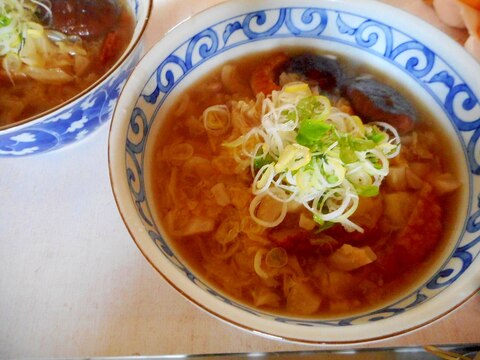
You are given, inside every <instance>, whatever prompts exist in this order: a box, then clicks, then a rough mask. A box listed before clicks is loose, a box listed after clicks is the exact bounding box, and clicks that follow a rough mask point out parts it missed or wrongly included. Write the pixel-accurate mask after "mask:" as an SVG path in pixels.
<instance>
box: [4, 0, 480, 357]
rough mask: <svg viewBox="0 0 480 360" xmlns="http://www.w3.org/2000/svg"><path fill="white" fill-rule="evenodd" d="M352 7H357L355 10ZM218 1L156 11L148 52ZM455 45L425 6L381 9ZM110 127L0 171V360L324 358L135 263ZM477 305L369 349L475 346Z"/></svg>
mask: <svg viewBox="0 0 480 360" xmlns="http://www.w3.org/2000/svg"><path fill="white" fill-rule="evenodd" d="M352 1H354V0H352ZM217 2H219V1H218V0H201V1H194V0H182V1H181V2H180V1H175V0H155V7H154V12H153V15H152V19H151V23H150V25H149V28H148V30H147V34H146V35H147V37H146V45H147V46H146V48H147V49H148V48H149V47H150V46H151V45H152V44H154V43H155V41H156V40H157V39H159V38H160V37H161V35H162V34H163V33H165V31H167V30H168V29H170V28H172V27H173V26H174V25H175V24H176V23H178V22H180V21H181V20H183V19H185V18H187V17H189V16H190V15H192V14H194V13H196V12H198V11H200V10H202V9H204V8H206V7H208V6H210V5H212V4H214V3H217ZM385 2H387V3H390V4H392V5H394V6H397V7H401V8H403V9H405V10H406V11H408V12H411V13H413V14H415V15H417V16H420V17H422V18H424V19H425V20H427V21H428V22H430V23H432V24H433V25H435V26H437V27H439V28H440V29H441V30H442V31H444V32H446V33H448V34H449V35H450V36H452V37H453V38H454V39H456V40H457V41H459V42H462V41H464V40H465V38H466V33H465V32H464V31H461V30H455V29H451V28H448V27H446V26H444V25H442V24H441V22H440V21H439V20H438V18H437V17H436V16H435V13H434V11H433V10H432V8H431V7H429V6H428V5H427V4H425V3H424V2H423V1H422V0H409V1H405V0H386V1H385ZM107 138H108V126H103V127H102V128H101V129H100V130H99V131H97V132H96V133H95V134H93V135H92V136H91V137H89V138H87V139H85V140H83V141H82V142H80V143H78V144H75V145H73V146H70V147H67V148H65V149H63V150H61V151H57V152H53V153H49V154H45V155H40V156H33V157H26V158H21V159H0V189H1V190H0V358H6V357H20V356H21V357H83V356H128V355H154V354H156V355H162V354H202V353H242V352H273V351H296V350H319V349H325V348H322V347H318V346H306V345H298V344H290V343H285V342H279V341H275V340H270V339H266V338H263V337H259V336H258V335H254V334H252V333H249V332H246V331H243V330H239V329H237V328H234V327H233V326H231V325H229V324H226V323H224V322H221V321H220V320H218V319H216V318H214V317H212V316H210V315H209V314H207V313H205V312H203V311H201V310H199V309H198V308H196V307H195V306H194V305H192V304H191V303H190V302H188V301H187V300H185V299H184V298H183V297H182V296H181V295H180V294H178V293H177V292H176V291H175V290H174V289H172V288H171V287H170V286H169V285H168V284H167V283H166V282H165V281H164V280H163V279H162V278H161V277H160V275H159V274H158V273H156V272H155V270H154V269H153V268H152V267H151V266H150V265H149V263H148V262H147V261H145V259H144V258H143V256H142V255H141V253H140V252H139V250H138V249H137V248H136V246H135V244H134V242H133V241H132V239H131V237H130V235H129V233H128V232H127V230H126V228H125V226H124V224H123V222H122V220H121V218H120V216H119V215H118V211H117V208H116V205H115V201H114V198H113V195H112V192H111V188H110V182H109V177H108V164H107ZM479 320H480V295H475V296H474V297H472V298H471V299H470V300H469V301H468V302H466V303H465V304H464V305H463V306H461V307H460V308H458V309H457V310H455V311H454V312H453V313H451V314H449V315H448V316H446V317H444V318H443V319H440V320H439V321H437V322H435V323H433V324H431V325H428V326H426V327H423V328H421V329H419V330H417V331H415V332H412V333H409V334H406V335H403V336H399V337H396V338H393V339H390V340H386V341H381V342H376V343H371V344H366V345H363V346H368V347H390V346H415V345H420V346H422V345H427V344H465V343H480V330H479Z"/></svg>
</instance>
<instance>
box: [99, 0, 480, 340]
mask: <svg viewBox="0 0 480 360" xmlns="http://www.w3.org/2000/svg"><path fill="white" fill-rule="evenodd" d="M231 3H234V4H239V3H240V4H242V3H248V0H232V1H223V2H220V3H218V4H215V5H213V6H210V7H208V8H206V9H204V10H202V11H200V12H198V13H196V14H194V15H192V16H190V17H188V18H186V19H184V20H183V21H181V22H179V23H178V24H177V25H175V26H174V27H173V28H171V29H170V30H169V31H167V32H166V33H165V34H164V36H162V37H161V38H160V39H159V40H158V42H157V43H156V44H155V45H154V46H153V47H152V48H151V49H150V50H149V51H148V52H147V53H146V54H144V56H143V57H142V58H141V59H140V61H139V66H138V67H139V68H141V64H142V63H143V62H144V59H145V58H148V57H149V56H151V53H155V52H156V50H155V49H157V48H160V45H159V43H161V42H162V41H163V40H164V39H165V38H166V37H167V38H168V37H169V36H170V34H171V33H174V32H176V31H178V28H181V29H184V27H186V26H188V24H189V23H190V22H191V21H195V20H196V19H197V18H198V17H201V16H204V14H205V13H209V12H210V11H212V10H213V9H216V8H221V7H224V6H228V4H231ZM265 3H267V4H272V3H273V1H270V0H266V2H265ZM305 3H308V4H310V5H311V4H312V1H311V0H304V1H303V0H300V1H298V2H294V3H292V6H297V7H301V6H302V5H303V4H305ZM356 3H357V4H356V5H358V4H369V5H375V6H377V7H378V6H380V7H382V8H383V9H385V10H388V11H389V12H390V13H391V14H395V13H396V14H400V15H401V16H402V17H403V18H404V20H409V21H413V22H414V23H415V24H416V25H421V26H423V28H425V29H427V30H428V32H433V33H434V34H435V35H438V36H439V37H440V38H441V40H442V41H446V45H448V46H453V47H454V48H455V47H456V49H459V50H461V51H462V52H463V56H462V57H466V58H468V57H470V58H471V60H472V61H474V59H473V57H472V56H471V55H470V54H468V53H467V52H466V51H465V50H464V49H463V47H462V46H461V45H460V44H458V43H457V42H456V41H454V40H453V39H451V38H450V37H449V36H448V35H446V34H444V33H443V32H441V30H439V29H438V28H436V27H434V26H433V25H431V24H429V23H428V22H426V21H425V20H423V19H421V18H419V17H416V16H414V15H412V14H410V13H408V12H407V11H405V10H403V9H398V8H396V7H394V6H392V5H389V4H386V3H380V2H378V1H376V0H360V1H358V2H356ZM275 4H276V5H278V7H288V5H284V4H285V1H281V2H277V3H275ZM324 4H331V5H333V4H344V5H345V4H348V1H347V0H322V1H320V2H318V4H316V5H315V7H322V5H324ZM312 6H313V5H312ZM262 9H269V7H268V6H264V7H263V8H262ZM251 11H254V10H251V9H245V11H244V13H248V12H251ZM236 15H240V13H238V14H236ZM225 19H226V18H223V20H225ZM207 25H210V24H205V26H207ZM392 27H393V28H395V27H394V25H392ZM181 29H180V31H181ZM172 36H173V35H172ZM149 54H150V55H149ZM466 61H470V60H466ZM475 63H476V62H475ZM153 72H154V71H153ZM153 72H151V73H150V74H153ZM136 73H137V72H136V71H133V72H132V73H131V74H130V75H129V76H128V78H127V84H128V83H130V82H131V81H132V80H131V79H132V78H133V77H134V76H135V75H136ZM126 91H127V86H125V87H124V88H123V89H122V91H121V93H120V96H119V99H120V98H122V97H123V96H125V93H126ZM119 103H120V101H119V102H118V103H117V104H116V106H115V109H114V114H113V117H112V122H111V124H110V128H109V139H108V166H109V177H110V184H111V187H112V192H113V195H114V199H115V203H116V206H117V208H118V211H119V213H120V216H121V218H122V221H123V222H124V224H125V226H126V228H127V231H128V233H129V234H130V236H131V238H132V239H133V241H134V242H135V244H136V246H137V247H138V249H139V250H140V252H141V253H142V255H143V256H144V257H145V259H146V260H147V261H148V262H149V263H150V265H151V266H152V267H153V268H154V269H155V270H156V271H157V272H158V273H159V274H160V275H161V276H162V277H163V278H164V279H165V280H166V282H167V283H168V284H170V286H172V287H173V288H174V289H175V290H176V291H178V292H179V293H180V294H181V295H182V296H184V297H185V298H186V299H187V300H189V301H190V302H191V303H193V304H194V305H196V306H197V307H198V308H200V309H202V310H204V311H206V312H207V313H208V314H210V315H213V316H214V317H216V318H218V319H220V320H222V321H225V322H226V323H228V324H230V325H233V326H236V327H238V328H240V329H243V330H246V331H249V332H253V333H255V334H258V335H261V336H265V337H268V338H273V339H277V340H284V341H288V342H292V343H299V344H311V345H327V346H330V345H355V344H365V343H370V342H376V341H381V340H385V339H391V338H394V337H397V336H400V335H403V334H406V333H410V332H412V331H415V330H417V329H420V328H423V327H425V326H428V325H430V324H431V323H433V322H435V321H438V320H439V319H441V318H443V317H445V316H446V315H448V314H450V313H452V312H453V311H455V310H456V309H458V308H459V307H461V306H462V305H463V304H464V303H466V302H467V301H468V300H470V299H471V298H472V297H473V296H474V295H475V294H476V293H477V292H478V290H479V289H480V286H477V288H476V289H475V290H472V291H471V293H468V294H467V295H465V294H463V295H462V296H461V300H458V299H455V304H454V305H453V306H450V307H448V308H446V310H445V311H441V312H436V313H435V315H434V316H430V317H428V318H426V319H425V320H422V321H420V322H418V323H416V324H414V325H412V326H408V325H407V326H403V327H402V329H401V330H398V331H386V332H385V333H384V334H382V335H378V336H375V335H366V336H364V337H361V338H360V339H354V340H351V339H349V340H322V339H311V338H309V339H306V338H300V337H294V336H285V335H279V334H277V333H275V332H269V331H265V330H259V329H258V328H255V327H252V326H248V325H246V324H245V323H242V322H238V321H235V320H233V319H232V318H230V317H228V316H225V315H222V314H220V313H219V312H218V311H216V310H215V309H214V308H213V306H212V304H207V305H205V304H203V303H202V302H201V301H199V300H197V299H195V298H194V297H193V296H191V295H190V294H188V293H186V292H185V291H184V290H183V289H182V288H181V287H180V286H178V285H177V284H175V283H174V282H173V280H172V279H170V278H169V277H168V276H167V274H165V273H164V271H162V269H160V266H157V264H155V261H154V260H153V259H152V257H151V256H150V255H149V254H148V252H147V250H146V249H144V248H143V246H142V244H141V239H137V237H138V236H139V235H138V234H137V233H136V230H135V227H134V225H135V224H134V223H135V221H133V223H131V222H130V221H129V219H128V217H129V216H130V215H129V214H128V212H129V211H130V209H129V206H128V205H127V206H126V208H124V207H123V204H122V201H127V202H128V201H131V199H130V198H129V199H128V200H122V198H121V194H120V192H121V191H122V190H120V189H119V188H117V186H118V185H117V184H116V179H115V172H117V171H120V169H115V166H116V165H115V164H114V163H115V162H116V161H118V160H116V159H115V158H116V155H115V154H114V148H115V147H116V146H117V145H116V144H115V143H117V144H118V143H119V141H115V140H114V139H113V138H114V136H113V132H114V129H115V127H116V126H117V122H120V120H119V121H115V119H116V118H117V117H119V116H121V115H118V113H119V112H120V110H121V109H120V107H119ZM129 107H130V106H126V107H124V108H123V109H122V110H125V109H127V108H129ZM122 122H124V123H125V124H126V123H127V122H128V121H127V120H126V119H125V120H124V121H122ZM122 140H124V139H122ZM136 216H137V215H136V214H135V216H134V217H136ZM145 234H146V233H145ZM140 236H141V235H140ZM147 236H148V235H147ZM148 240H150V241H151V239H150V238H149V239H148ZM227 297H228V296H227ZM361 326H362V325H352V327H357V328H358V327H361ZM320 337H321V335H320Z"/></svg>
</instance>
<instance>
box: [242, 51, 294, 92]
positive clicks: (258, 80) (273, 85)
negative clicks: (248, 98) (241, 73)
mask: <svg viewBox="0 0 480 360" xmlns="http://www.w3.org/2000/svg"><path fill="white" fill-rule="evenodd" d="M289 59H290V58H289V57H288V55H286V54H284V53H278V54H275V55H273V56H272V57H270V58H268V60H266V61H265V62H263V63H261V64H260V66H258V67H257V68H256V69H255V70H254V71H253V73H252V77H251V78H250V87H251V88H252V91H253V93H254V94H255V95H256V94H258V93H261V92H263V93H264V94H265V95H269V94H271V93H272V91H274V90H280V89H281V88H280V85H278V83H277V82H278V76H279V75H280V72H281V71H282V69H283V67H284V65H285V64H286V63H287V61H288V60H289Z"/></svg>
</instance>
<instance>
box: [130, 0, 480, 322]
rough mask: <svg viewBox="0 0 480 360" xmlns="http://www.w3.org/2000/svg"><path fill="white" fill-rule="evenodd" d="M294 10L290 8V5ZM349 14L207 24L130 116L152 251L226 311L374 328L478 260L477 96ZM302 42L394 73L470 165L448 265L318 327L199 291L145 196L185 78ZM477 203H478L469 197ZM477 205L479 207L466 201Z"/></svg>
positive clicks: (392, 35) (288, 14) (303, 10)
mask: <svg viewBox="0 0 480 360" xmlns="http://www.w3.org/2000/svg"><path fill="white" fill-rule="evenodd" d="M292 4H293V2H292ZM374 17H375V16H372V17H365V16H359V15H356V14H354V13H350V12H347V11H340V10H335V9H329V8H317V7H300V6H298V7H297V6H295V5H292V6H291V7H282V8H271V9H265V10H262V11H255V12H250V13H244V14H242V15H239V16H235V17H233V18H230V19H227V20H225V21H222V22H218V23H213V24H211V25H210V26H208V27H205V28H204V29H203V30H202V31H200V32H198V33H196V34H195V35H194V36H192V37H190V38H188V39H187V40H186V41H185V42H183V43H181V44H178V47H177V48H176V49H175V50H174V51H172V52H171V53H170V54H169V55H168V56H165V57H164V58H162V59H160V60H159V62H158V63H159V66H158V68H157V69H156V71H155V73H153V74H152V76H151V78H150V79H149V80H148V83H147V84H146V85H145V87H144V89H143V91H142V94H141V96H139V97H138V99H137V101H136V106H135V108H134V110H133V112H132V114H131V117H130V122H129V128H128V130H127V138H126V144H125V158H126V159H125V162H126V164H127V169H126V174H125V176H126V177H127V179H128V184H129V188H130V194H131V196H132V199H133V202H134V203H135V207H136V210H137V212H138V214H139V216H140V217H141V219H142V222H143V225H144V227H145V228H146V229H147V232H148V234H149V236H150V238H151V240H152V241H153V242H154V243H155V244H156V246H157V247H158V249H159V250H160V251H161V252H163V254H164V255H165V256H166V257H168V258H169V260H170V262H171V263H172V264H174V266H176V267H177V268H178V269H179V270H180V271H182V272H183V273H184V274H185V276H186V277H188V279H190V281H192V282H194V283H195V284H196V285H197V286H198V287H200V288H202V289H204V291H206V292H209V293H210V294H212V295H213V296H215V297H217V298H218V299H220V300H221V301H222V302H224V303H228V304H231V305H232V306H234V307H237V308H239V309H242V310H243V311H246V312H248V313H250V314H254V315H255V316H259V317H263V318H266V319H270V320H274V321H277V322H282V323H286V324H294V325H300V326H305V327H315V326H327V327H330V326H351V325H355V324H363V323H367V322H375V321H379V320H383V319H387V318H390V317H393V316H395V315H398V314H401V313H405V312H408V311H409V310H410V309H413V308H415V307H416V306H417V305H419V304H421V303H424V302H425V301H427V300H429V299H432V298H434V297H435V296H437V295H438V294H439V293H441V292H442V291H443V290H444V289H445V288H446V287H447V286H448V285H450V284H452V283H454V282H455V281H457V280H458V278H459V277H461V276H462V274H464V272H465V271H467V269H468V268H469V267H470V266H471V265H472V263H473V261H474V259H475V258H477V257H478V255H479V252H480V236H479V234H480V194H479V192H480V187H479V179H478V176H479V175H480V163H479V162H480V152H479V149H478V139H479V136H480V104H479V99H478V98H477V94H475V93H474V91H473V90H472V89H471V86H469V85H468V79H464V78H462V77H461V76H460V75H459V74H458V73H457V72H456V71H455V70H454V69H453V68H452V67H451V66H450V65H449V64H448V63H447V62H446V61H445V60H444V59H443V58H442V57H441V56H439V55H438V54H436V53H434V52H433V51H432V50H431V49H430V48H429V46H428V44H424V43H421V42H419V41H418V40H416V39H414V38H413V37H412V36H410V35H409V34H407V33H405V32H404V31H401V30H399V29H397V28H394V27H392V26H389V25H387V24H385V23H382V22H380V21H377V20H375V19H374ZM272 38H273V39H278V40H279V43H281V41H282V40H284V39H292V38H299V39H300V38H302V39H317V40H319V41H322V42H323V43H324V44H327V43H328V44H336V43H337V44H340V45H342V46H347V47H351V48H353V49H358V50H361V51H363V52H368V53H369V54H370V55H373V56H374V57H376V58H378V59H379V60H380V61H384V62H388V63H389V64H390V65H391V66H394V67H396V68H398V69H399V70H400V71H402V72H403V73H404V74H405V75H406V76H407V77H408V78H410V79H412V80H413V81H414V82H415V83H416V84H417V85H418V86H420V87H422V88H423V89H424V90H425V91H426V92H427V93H428V94H429V95H430V96H431V98H432V99H433V100H434V101H435V102H436V103H437V104H439V106H440V107H441V108H442V109H444V111H445V113H446V114H447V115H448V118H449V120H450V122H451V125H452V129H453V130H454V131H455V132H456V135H457V137H458V141H459V142H460V143H461V144H462V146H463V148H464V154H465V159H463V160H464V161H465V163H466V164H467V165H468V169H469V173H468V179H465V181H466V184H467V185H468V192H469V199H470V200H469V201H470V203H469V204H468V210H467V211H468V217H467V219H466V220H465V223H464V224H463V229H462V231H461V235H460V236H459V238H458V239H457V246H456V248H455V250H454V252H453V254H451V256H450V258H449V259H448V260H447V261H446V262H445V263H444V264H443V266H442V269H441V270H440V271H438V272H437V273H436V274H435V275H434V276H433V277H432V278H431V279H429V280H428V281H427V282H425V283H424V284H423V285H422V286H420V287H419V288H418V289H417V290H416V291H414V292H413V293H411V294H410V295H408V296H406V297H404V298H403V299H401V300H400V301H398V302H397V303H395V304H391V305H389V306H386V307H384V308H381V309H378V310H375V311H372V312H370V313H366V314H362V315H358V316H352V317H348V318H343V319H332V320H317V319H301V318H300V319H295V318H291V317H283V316H274V315H271V314H267V313H264V312H262V311H256V310H252V309H251V308H248V307H246V306H244V305H242V304H240V303H236V302H235V301H232V300H230V299H228V298H226V297H224V296H223V295H222V294H220V293H219V292H217V291H215V290H214V289H212V288H211V287H210V286H209V285H208V284H205V283H203V282H202V281H201V280H200V279H199V278H197V277H196V276H195V274H192V273H191V272H190V271H189V270H188V269H187V268H186V267H185V265H184V264H183V263H182V262H181V260H180V259H179V258H177V257H176V256H175V254H174V252H173V251H172V249H171V248H170V246H169V244H168V242H167V241H165V239H164V238H163V237H162V235H161V233H160V231H159V227H158V226H157V224H156V222H155V221H156V220H155V218H154V216H153V214H152V211H151V208H152V206H151V204H149V201H148V196H147V195H148V194H147V193H146V188H145V179H144V177H143V176H144V166H145V163H144V160H145V150H146V148H147V146H146V144H147V140H148V137H149V135H150V130H151V127H152V125H153V122H154V121H155V117H156V115H157V112H158V111H159V109H160V107H161V106H162V104H163V103H164V102H165V100H166V99H167V98H168V96H169V95H170V94H171V93H172V91H173V89H174V88H175V87H176V86H178V84H180V83H181V82H182V81H183V80H184V79H185V78H187V75H188V74H190V73H191V72H192V71H194V70H195V69H197V68H198V67H199V66H201V65H202V64H204V63H206V62H207V61H209V60H211V59H214V58H216V57H219V56H221V55H222V54H224V53H226V52H229V51H231V50H234V49H236V48H237V49H238V48H241V47H243V46H245V45H247V44H251V43H252V42H257V43H258V48H261V43H262V41H263V40H266V39H268V40H269V41H270V40H271V39H272ZM475 195H476V196H475ZM476 198H478V203H474V202H473V201H472V199H476Z"/></svg>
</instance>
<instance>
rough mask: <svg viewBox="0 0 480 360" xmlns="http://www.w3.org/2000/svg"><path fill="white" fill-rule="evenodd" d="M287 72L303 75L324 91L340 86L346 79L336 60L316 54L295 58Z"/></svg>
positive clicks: (288, 66)
mask: <svg viewBox="0 0 480 360" xmlns="http://www.w3.org/2000/svg"><path fill="white" fill-rule="evenodd" d="M285 71H286V72H287V73H296V74H302V75H304V76H305V77H306V78H307V79H308V80H310V81H314V82H316V83H317V84H318V86H320V88H321V89H323V90H331V89H333V88H334V87H336V86H339V85H340V84H341V82H342V81H343V77H344V76H343V70H342V68H341V66H340V64H339V63H338V62H337V61H336V60H335V59H333V58H330V57H326V56H320V55H314V54H303V55H299V56H295V57H294V58H292V60H291V61H290V62H289V63H288V65H287V67H286V69H285Z"/></svg>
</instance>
